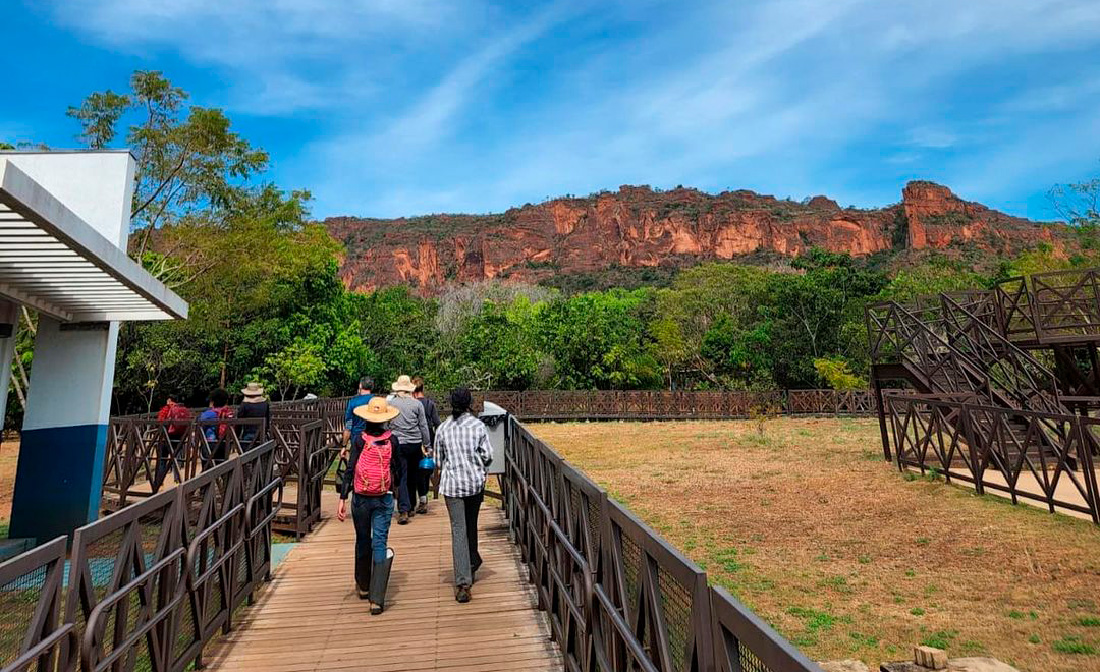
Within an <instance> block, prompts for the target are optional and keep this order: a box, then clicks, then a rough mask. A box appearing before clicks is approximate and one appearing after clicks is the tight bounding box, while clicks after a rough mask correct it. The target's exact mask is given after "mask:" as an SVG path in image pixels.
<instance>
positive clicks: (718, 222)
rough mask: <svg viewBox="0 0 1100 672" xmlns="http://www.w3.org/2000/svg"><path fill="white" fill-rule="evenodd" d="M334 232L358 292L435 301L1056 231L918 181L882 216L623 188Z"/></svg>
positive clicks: (752, 196)
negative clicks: (394, 289)
mask: <svg viewBox="0 0 1100 672" xmlns="http://www.w3.org/2000/svg"><path fill="white" fill-rule="evenodd" d="M325 223H326V225H327V226H328V228H329V231H330V232H331V233H332V234H333V235H334V236H335V237H336V238H338V239H339V240H341V241H343V242H344V243H345V245H346V246H347V256H346V259H345V261H344V264H343V268H342V269H341V275H342V277H343V278H344V281H345V282H346V283H347V284H348V286H350V287H354V288H357V289H373V288H376V287H380V286H385V285H392V284H408V285H412V286H413V287H416V288H418V289H419V290H420V291H422V292H425V293H430V292H431V291H433V290H434V289H436V288H438V287H440V286H441V285H443V284H445V283H447V282H451V281H468V280H482V279H488V278H498V277H507V278H511V279H518V280H527V281H538V280H540V279H544V278H545V277H547V276H548V275H552V274H556V273H581V272H592V271H600V270H603V269H607V268H609V267H612V266H622V267H655V266H665V265H674V266H682V265H687V264H689V263H695V262H698V261H703V260H731V259H737V258H741V257H747V256H749V255H769V254H770V255H783V256H797V255H799V254H801V253H802V252H805V251H806V250H808V249H809V248H811V247H815V246H816V247H820V248H824V249H826V250H829V251H832V252H845V253H848V254H851V255H854V256H865V255H869V254H873V253H875V252H880V251H884V250H891V251H901V250H902V249H904V248H912V249H923V248H938V249H942V248H948V247H951V246H955V245H959V244H964V245H977V246H980V247H983V248H988V249H989V250H990V251H993V252H995V253H997V254H1001V253H1006V252H1011V251H1016V250H1020V249H1024V248H1026V247H1028V246H1031V245H1034V244H1035V243H1037V242H1039V241H1042V240H1048V241H1049V240H1051V237H1052V231H1054V230H1055V229H1054V227H1050V226H1043V225H1039V224H1036V223H1034V222H1030V221H1028V220H1024V219H1019V218H1016V217H1010V216H1008V215H1005V214H1002V213H999V212H996V211H994V210H990V209H988V208H986V207H984V206H982V205H980V204H977V203H968V202H966V201H962V200H960V199H959V198H958V197H956V196H955V195H954V194H953V193H952V192H951V190H949V189H947V188H946V187H943V186H940V185H937V184H933V183H931V182H911V183H909V184H908V185H906V187H905V189H904V190H903V191H902V202H901V203H900V204H898V205H894V206H890V207H887V208H882V209H877V210H859V209H855V208H847V209H842V208H840V207H839V206H838V205H837V204H836V203H835V202H834V201H831V200H830V199H828V198H826V197H824V196H817V197H814V198H812V199H810V200H808V201H806V202H804V203H795V202H792V201H780V200H777V199H775V198H774V197H771V196H762V195H759V194H756V193H753V192H751V191H732V192H723V193H721V194H718V195H710V194H705V193H702V192H700V191H697V190H694V189H674V190H671V191H665V192H656V191H653V190H652V189H650V188H648V187H630V186H624V187H620V188H619V191H617V192H603V193H600V194H595V195H592V196H590V197H588V198H562V199H557V200H554V201H549V202H546V203H542V204H540V205H526V206H524V207H522V208H514V209H512V210H509V211H507V212H505V213H503V214H500V215H485V216H475V215H433V216H427V217H416V218H409V219H404V218H402V219H393V220H380V219H360V218H354V217H333V218H330V219H328V220H326V222H325Z"/></svg>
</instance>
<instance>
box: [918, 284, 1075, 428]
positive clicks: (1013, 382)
mask: <svg viewBox="0 0 1100 672" xmlns="http://www.w3.org/2000/svg"><path fill="white" fill-rule="evenodd" d="M940 298H941V302H942V303H941V306H942V311H943V316H944V320H943V323H944V325H945V326H948V327H953V329H952V330H951V332H950V337H951V338H953V339H955V341H956V342H958V341H964V342H966V343H967V344H968V345H969V346H970V349H971V352H973V353H974V355H975V356H977V357H979V360H978V361H979V363H980V364H981V365H982V366H984V367H985V370H986V371H990V370H992V369H993V367H994V366H997V365H1001V366H1007V367H1009V368H1010V369H1011V371H1010V375H1011V379H1010V380H1009V381H1008V384H1007V385H1005V386H1000V387H1001V390H1000V391H1001V392H1002V393H1004V394H1007V395H1009V396H1010V397H1012V398H1014V399H1015V401H1016V402H1017V403H1018V404H1019V405H1020V407H1021V408H1032V407H1033V405H1034V404H1035V403H1036V402H1037V401H1038V403H1039V404H1040V406H1041V407H1040V408H1036V409H1035V410H1045V411H1050V412H1055V413H1067V412H1068V411H1067V409H1066V408H1065V407H1064V406H1062V404H1061V402H1060V401H1059V400H1058V379H1057V377H1056V376H1055V375H1054V374H1053V373H1052V372H1051V371H1050V370H1048V369H1047V368H1046V367H1045V366H1043V364H1042V363H1041V362H1039V360H1037V359H1035V358H1034V357H1033V356H1031V355H1030V354H1028V353H1027V352H1026V351H1024V350H1022V349H1020V348H1019V347H1017V346H1016V344H1014V343H1012V342H1011V341H1009V340H1008V339H1006V338H1005V337H1004V336H1002V335H1001V334H1000V333H998V332H997V331H996V330H994V329H993V328H992V327H990V326H989V325H988V324H986V323H985V322H983V321H982V320H980V319H979V318H978V317H977V316H975V315H974V314H973V313H972V312H970V311H969V310H967V309H966V308H964V307H963V306H961V305H960V304H959V303H958V302H956V301H955V300H954V299H952V298H951V297H950V296H948V295H947V294H943V295H941V297H940ZM960 318H962V319H965V320H969V322H968V323H967V324H962V323H960ZM971 328H973V329H976V330H977V331H978V332H979V333H980V338H979V337H978V336H976V335H974V334H972V333H971ZM982 339H985V340H986V341H987V343H985V344H984V346H983V343H982ZM989 342H992V343H995V344H996V346H995V347H994V346H993V345H991V344H990V343H989ZM1037 378H1041V379H1042V381H1043V382H1044V383H1045V389H1044V388H1043V387H1042V386H1040V384H1039V383H1038V381H1037ZM987 380H988V381H989V382H990V383H998V382H1000V381H998V380H997V378H996V376H993V375H988V376H987ZM1048 395H1049V397H1052V398H1049V397H1048Z"/></svg>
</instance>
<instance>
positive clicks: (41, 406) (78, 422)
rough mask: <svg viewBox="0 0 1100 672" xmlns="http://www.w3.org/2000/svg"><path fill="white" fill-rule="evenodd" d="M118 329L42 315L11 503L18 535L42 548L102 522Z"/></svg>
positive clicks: (11, 533) (13, 528) (14, 534)
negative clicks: (72, 324) (73, 325)
mask: <svg viewBox="0 0 1100 672" xmlns="http://www.w3.org/2000/svg"><path fill="white" fill-rule="evenodd" d="M117 337H118V325H117V324H115V323H110V324H107V323H104V324H102V325H79V327H78V328H71V329H65V328H63V325H62V324H61V323H60V322H58V321H57V320H54V319H52V318H49V317H46V316H44V315H41V316H39V318H38V335H37V337H36V338H35V341H34V365H33V368H32V369H31V379H30V392H29V394H28V395H27V410H26V413H25V414H24V416H23V433H22V436H21V438H20V441H21V443H20V446H19V464H18V467H17V469H16V474H15V495H14V498H13V500H12V509H11V529H10V531H9V536H11V537H12V538H18V537H32V538H35V539H37V541H38V542H39V543H42V542H45V541H48V540H50V539H53V538H54V537H56V536H58V535H61V534H68V533H70V532H72V530H73V529H75V528H77V527H79V526H81V525H84V524H86V523H89V522H91V521H93V520H95V519H96V517H97V516H98V514H99V503H100V497H101V495H102V487H103V458H104V454H105V452H106V446H107V422H108V420H109V417H110V410H111V386H112V383H113V381H114V373H115V341H116V339H117Z"/></svg>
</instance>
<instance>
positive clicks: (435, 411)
mask: <svg viewBox="0 0 1100 672" xmlns="http://www.w3.org/2000/svg"><path fill="white" fill-rule="evenodd" d="M428 401H431V399H429V400H428ZM431 406H432V417H431V418H430V420H431V423H432V429H433V430H436V429H439V425H440V422H439V407H438V406H436V405H435V402H434V401H432V403H431Z"/></svg>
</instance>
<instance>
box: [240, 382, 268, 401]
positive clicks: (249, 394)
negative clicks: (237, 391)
mask: <svg viewBox="0 0 1100 672" xmlns="http://www.w3.org/2000/svg"><path fill="white" fill-rule="evenodd" d="M241 394H243V395H244V396H245V398H255V397H262V396H264V388H263V385H260V384H259V383H256V382H252V383H249V384H247V385H245V386H244V389H242V390H241Z"/></svg>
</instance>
